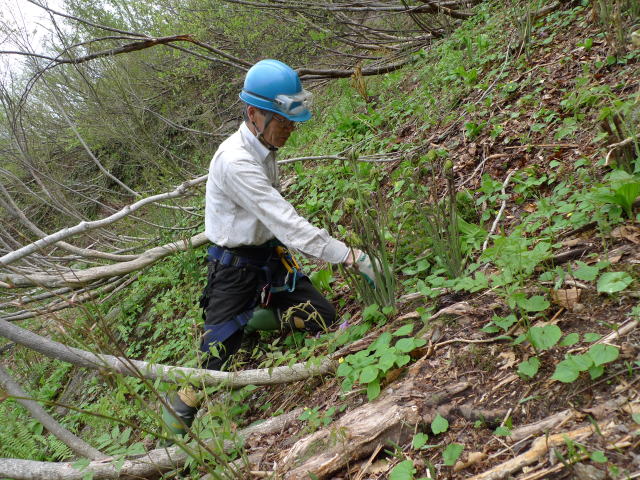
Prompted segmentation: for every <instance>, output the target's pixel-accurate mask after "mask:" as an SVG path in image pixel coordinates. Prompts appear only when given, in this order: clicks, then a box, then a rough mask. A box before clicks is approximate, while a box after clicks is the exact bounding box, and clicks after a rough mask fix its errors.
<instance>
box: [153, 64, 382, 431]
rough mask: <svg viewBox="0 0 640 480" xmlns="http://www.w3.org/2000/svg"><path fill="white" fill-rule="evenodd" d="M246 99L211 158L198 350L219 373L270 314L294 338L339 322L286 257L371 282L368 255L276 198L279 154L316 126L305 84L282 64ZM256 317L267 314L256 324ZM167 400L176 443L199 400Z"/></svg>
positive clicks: (251, 83)
mask: <svg viewBox="0 0 640 480" xmlns="http://www.w3.org/2000/svg"><path fill="white" fill-rule="evenodd" d="M240 99H241V100H242V101H243V102H244V104H245V111H244V122H243V123H242V124H241V126H240V128H239V130H238V131H237V132H235V133H234V134H233V135H231V136H230V137H229V138H228V139H226V140H225V141H224V142H223V143H222V144H221V145H220V147H219V148H218V150H217V152H216V153H215V155H214V156H213V160H212V161H211V165H210V167H209V177H208V180H207V187H206V204H205V233H206V235H207V238H208V239H209V240H210V241H211V242H212V244H213V245H212V246H211V247H210V248H209V251H208V252H209V266H208V278H207V286H206V288H205V290H204V293H203V295H202V298H201V306H202V308H203V317H204V320H205V322H204V336H203V339H202V345H201V350H202V352H203V354H204V359H205V360H204V365H205V367H206V368H209V369H213V370H220V369H221V368H222V367H223V365H224V364H225V362H226V361H227V360H228V359H229V357H230V356H231V355H233V354H234V353H235V352H237V351H238V349H239V348H240V345H241V342H242V339H243V336H244V334H245V333H244V332H245V328H246V326H247V325H248V324H249V325H250V326H251V325H253V326H254V327H255V328H260V327H262V328H265V327H266V328H269V326H273V325H274V324H275V325H278V322H279V321H278V320H277V317H276V316H275V315H273V314H270V313H269V312H271V311H274V310H275V311H279V312H283V313H284V315H283V317H284V318H288V319H289V323H290V325H291V327H292V328H297V329H300V330H306V331H308V332H310V333H317V332H319V331H321V330H323V329H325V328H328V327H331V326H333V325H334V323H335V322H336V312H335V309H334V308H333V306H332V305H331V304H330V303H329V302H328V301H327V300H326V299H325V298H324V297H323V296H322V294H321V293H320V292H318V291H317V290H316V289H315V288H314V287H313V285H312V284H311V282H310V281H309V279H308V278H307V277H306V276H304V275H303V274H302V273H301V272H300V271H299V268H298V265H297V263H296V262H295V260H294V259H293V257H292V256H291V255H290V253H289V252H288V250H287V247H290V248H292V249H295V250H298V251H299V252H301V253H303V254H305V255H308V256H311V257H314V258H319V259H322V260H325V261H326V262H329V263H334V264H344V265H345V266H347V267H350V268H354V269H356V270H357V271H359V272H360V273H361V274H362V275H364V276H366V277H367V278H368V279H369V280H370V281H372V280H373V278H374V273H373V268H372V264H371V261H370V259H369V257H368V256H367V255H366V254H364V253H363V252H361V251H358V250H356V251H353V250H351V249H350V248H349V247H347V245H345V244H344V243H343V242H341V241H340V240H337V239H335V238H333V237H331V236H330V235H329V234H328V233H327V231H326V230H324V229H320V228H317V227H315V226H313V225H311V224H310V223H309V222H308V221H307V220H305V219H304V218H302V217H301V216H299V215H298V214H297V213H296V211H295V209H294V208H293V206H292V205H291V204H290V203H289V202H287V201H286V200H285V199H284V198H283V197H282V195H281V194H280V193H279V191H278V186H279V178H278V166H277V163H276V158H275V152H276V151H277V150H278V148H280V147H282V146H283V145H284V144H285V143H286V142H287V140H288V139H289V136H290V135H291V133H292V132H293V130H294V129H295V127H296V124H297V122H304V121H307V120H309V119H310V118H311V112H310V111H309V107H310V104H311V93H309V92H308V91H306V90H304V89H303V88H302V84H301V83H300V79H299V77H298V74H297V73H296V72H295V71H294V70H293V69H292V68H291V67H289V66H288V65H286V64H284V63H282V62H279V61H277V60H262V61H260V62H258V63H256V64H255V65H254V66H253V67H251V69H250V70H249V71H248V72H247V74H246V77H245V81H244V88H243V89H242V92H241V93H240ZM256 307H262V310H260V312H259V314H257V315H256V314H255V312H256ZM265 309H268V310H265ZM168 400H169V403H170V404H171V406H172V407H173V409H174V410H175V412H176V413H177V414H178V416H179V417H180V420H181V421H180V422H176V421H175V420H177V419H175V417H173V416H171V414H169V415H167V414H168V412H165V414H164V415H163V417H164V419H165V423H167V424H168V425H169V427H170V430H172V431H173V433H184V432H185V429H184V425H186V426H190V425H191V422H192V421H193V418H194V416H195V413H196V412H197V409H198V406H199V403H200V401H199V395H197V394H196V393H195V392H194V391H193V390H192V389H182V390H181V391H180V392H178V393H177V394H174V395H172V396H170V397H169V398H168ZM172 420H173V421H172ZM181 423H184V425H181ZM172 425H173V426H174V427H175V428H171V427H172Z"/></svg>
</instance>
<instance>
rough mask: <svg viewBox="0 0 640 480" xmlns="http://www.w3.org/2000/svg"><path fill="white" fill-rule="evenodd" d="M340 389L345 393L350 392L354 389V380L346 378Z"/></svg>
mask: <svg viewBox="0 0 640 480" xmlns="http://www.w3.org/2000/svg"><path fill="white" fill-rule="evenodd" d="M340 388H342V391H343V392H348V391H349V390H351V389H352V388H353V380H352V379H351V378H349V377H347V378H345V379H344V380H343V381H342V383H341V384H340Z"/></svg>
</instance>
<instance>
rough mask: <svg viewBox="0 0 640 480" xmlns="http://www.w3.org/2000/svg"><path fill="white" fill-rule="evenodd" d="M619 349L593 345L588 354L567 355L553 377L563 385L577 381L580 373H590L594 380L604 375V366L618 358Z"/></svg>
mask: <svg viewBox="0 0 640 480" xmlns="http://www.w3.org/2000/svg"><path fill="white" fill-rule="evenodd" d="M619 353H620V350H619V349H618V347H615V346H613V345H606V344H595V345H592V346H591V347H590V348H589V350H588V352H587V353H584V354H582V355H570V354H567V355H565V359H564V360H562V361H561V362H560V363H559V364H558V365H556V369H555V371H554V373H553V376H552V377H551V378H552V379H554V380H559V381H560V382H563V383H571V382H573V381H575V380H576V379H577V378H578V376H579V375H580V372H585V371H588V372H589V374H590V375H591V378H592V379H595V378H598V377H600V376H601V375H602V374H603V373H604V365H605V364H607V363H610V362H613V361H614V360H616V359H617V358H618V355H619Z"/></svg>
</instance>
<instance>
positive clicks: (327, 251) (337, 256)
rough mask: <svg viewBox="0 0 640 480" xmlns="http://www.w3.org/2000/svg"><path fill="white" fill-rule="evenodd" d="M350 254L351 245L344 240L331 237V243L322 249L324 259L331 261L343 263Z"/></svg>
mask: <svg viewBox="0 0 640 480" xmlns="http://www.w3.org/2000/svg"><path fill="white" fill-rule="evenodd" d="M348 255H349V247H347V245H346V244H345V243H344V242H341V241H340V240H336V239H335V238H333V237H331V238H329V243H327V245H326V246H325V247H324V250H323V251H322V259H323V260H325V261H327V262H329V263H343V262H344V261H345V260H346V259H347V256H348Z"/></svg>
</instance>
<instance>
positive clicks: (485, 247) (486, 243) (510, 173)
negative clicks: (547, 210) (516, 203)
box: [482, 170, 517, 252]
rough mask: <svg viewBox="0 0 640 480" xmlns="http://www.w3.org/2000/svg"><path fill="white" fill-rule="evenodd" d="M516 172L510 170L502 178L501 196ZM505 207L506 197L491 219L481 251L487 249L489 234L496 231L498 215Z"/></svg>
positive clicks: (500, 214)
mask: <svg viewBox="0 0 640 480" xmlns="http://www.w3.org/2000/svg"><path fill="white" fill-rule="evenodd" d="M516 172H517V170H512V171H511V172H509V175H507V178H505V179H504V182H503V183H502V196H503V197H504V196H505V195H506V189H507V185H509V180H511V177H512V176H513V174H514V173H516ZM505 208H507V199H506V198H505V199H503V200H502V205H501V206H500V211H498V215H496V219H495V220H494V221H493V225H491V230H489V233H488V234H487V238H486V239H485V241H484V243H483V244H482V251H483V252H484V251H485V250H486V249H487V245H488V244H489V238H491V235H493V234H494V232H495V231H496V228H497V227H498V222H500V217H502V214H503V213H504V209H505Z"/></svg>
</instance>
